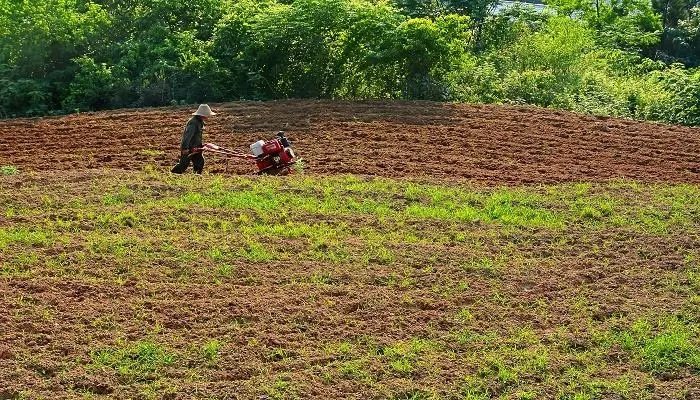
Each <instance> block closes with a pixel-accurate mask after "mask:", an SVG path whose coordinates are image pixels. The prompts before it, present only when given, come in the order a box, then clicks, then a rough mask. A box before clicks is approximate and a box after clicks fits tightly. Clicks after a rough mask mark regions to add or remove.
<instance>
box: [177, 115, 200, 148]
mask: <svg viewBox="0 0 700 400" xmlns="http://www.w3.org/2000/svg"><path fill="white" fill-rule="evenodd" d="M203 133H204V121H203V120H202V119H201V118H197V117H196V116H195V117H192V118H190V120H189V121H187V126H186V127H185V132H184V133H183V134H182V143H180V148H181V149H183V150H184V149H191V148H194V147H202V134H203Z"/></svg>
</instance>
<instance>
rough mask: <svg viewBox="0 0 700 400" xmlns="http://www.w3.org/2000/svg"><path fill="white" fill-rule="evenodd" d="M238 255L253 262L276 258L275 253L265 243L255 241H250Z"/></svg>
mask: <svg viewBox="0 0 700 400" xmlns="http://www.w3.org/2000/svg"><path fill="white" fill-rule="evenodd" d="M236 255H238V256H239V257H241V258H243V259H244V260H247V261H253V262H262V261H272V260H274V259H275V255H274V254H273V253H272V252H270V251H269V250H268V248H267V247H266V246H265V245H263V244H262V243H258V242H253V241H248V242H247V243H246V244H245V246H244V247H243V248H242V249H240V250H239V251H238V252H237V253H236Z"/></svg>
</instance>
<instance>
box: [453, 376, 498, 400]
mask: <svg viewBox="0 0 700 400" xmlns="http://www.w3.org/2000/svg"><path fill="white" fill-rule="evenodd" d="M459 395H460V399H462V400H490V399H492V398H493V396H491V392H490V390H489V388H488V386H487V385H486V382H484V381H483V380H482V379H480V378H478V377H475V376H468V377H465V378H464V383H463V384H462V385H461V387H460V389H459Z"/></svg>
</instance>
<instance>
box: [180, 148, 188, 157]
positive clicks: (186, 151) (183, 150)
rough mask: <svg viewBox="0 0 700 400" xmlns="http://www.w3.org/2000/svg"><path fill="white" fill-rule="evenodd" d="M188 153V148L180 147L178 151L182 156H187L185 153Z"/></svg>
mask: <svg viewBox="0 0 700 400" xmlns="http://www.w3.org/2000/svg"><path fill="white" fill-rule="evenodd" d="M189 154H190V149H182V150H181V151H180V155H181V156H183V157H184V156H187V155H189Z"/></svg>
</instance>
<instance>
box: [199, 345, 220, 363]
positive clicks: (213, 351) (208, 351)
mask: <svg viewBox="0 0 700 400" xmlns="http://www.w3.org/2000/svg"><path fill="white" fill-rule="evenodd" d="M220 351H221V342H219V341H218V340H216V339H213V340H210V341H208V342H206V343H205V344H204V346H202V349H201V354H202V357H203V358H204V359H205V360H207V361H209V362H212V363H213V362H215V361H216V360H217V359H218V358H219V352H220Z"/></svg>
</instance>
